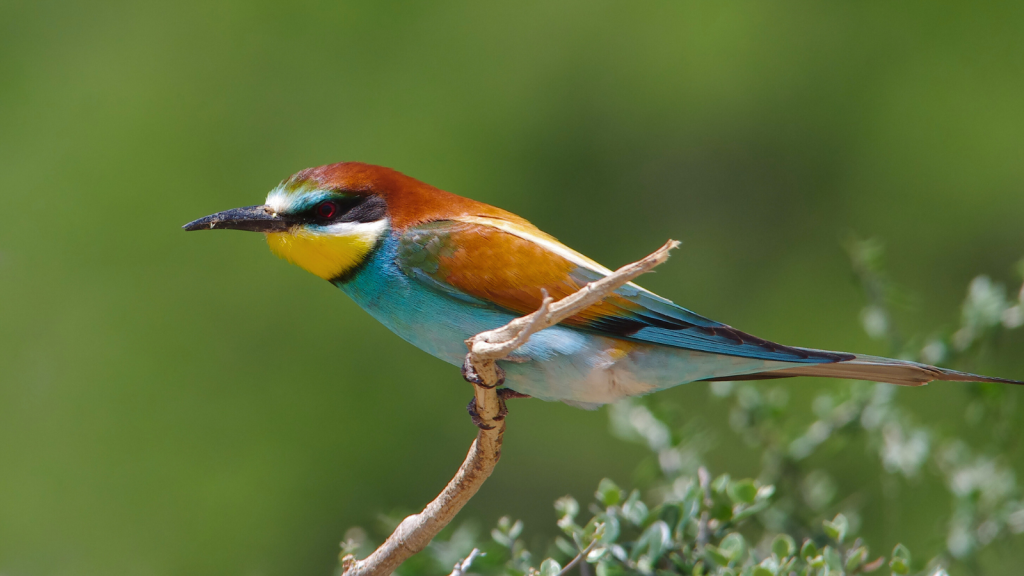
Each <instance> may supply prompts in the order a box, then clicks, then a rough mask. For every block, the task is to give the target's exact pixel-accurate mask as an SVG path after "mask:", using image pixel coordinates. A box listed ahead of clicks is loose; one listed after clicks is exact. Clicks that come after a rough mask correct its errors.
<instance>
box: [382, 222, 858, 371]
mask: <svg viewBox="0 0 1024 576" xmlns="http://www.w3.org/2000/svg"><path fill="white" fill-rule="evenodd" d="M397 259H398V265H399V267H400V268H401V269H402V270H403V271H404V272H405V273H406V274H407V275H408V276H409V277H411V278H414V279H416V280H418V281H421V282H423V283H424V284H426V285H427V286H430V287H431V288H433V289H437V290H441V291H444V292H446V293H448V294H450V295H456V294H459V295H461V297H462V298H463V299H472V300H474V301H479V302H486V303H490V304H491V305H493V306H495V307H497V308H500V309H504V310H507V311H509V312H512V313H514V314H527V313H529V312H532V311H534V310H536V309H537V307H538V306H540V302H541V289H544V290H546V291H547V292H548V294H550V295H551V296H552V297H553V298H555V299H556V300H557V299H560V298H564V297H565V296H568V295H570V294H572V293H573V292H576V291H577V290H579V289H580V288H582V287H583V286H584V285H586V284H587V283H588V282H592V281H594V280H597V279H599V278H601V277H604V276H605V275H607V274H609V273H610V271H609V270H608V269H607V268H604V267H602V266H600V265H599V264H597V263H596V262H593V261H592V260H590V259H589V258H587V257H585V256H583V255H582V254H579V253H578V252H575V251H574V250H572V249H570V248H568V247H566V246H565V245H563V244H561V243H560V242H558V241H557V240H555V239H554V238H552V237H551V236H548V235H547V234H544V233H543V232H541V231H540V230H537V229H536V228H534V227H532V226H529V225H525V224H522V223H518V222H510V221H507V220H499V219H494V218H485V217H462V218H458V219H453V220H443V221H436V222H430V223H427V224H421V225H418V226H415V227H411V228H408V229H406V230H405V231H404V233H403V234H402V236H401V238H400V240H399V248H398V255H397ZM563 324H565V325H568V326H572V327H574V328H577V329H580V330H584V331H589V332H594V333H598V334H602V335H606V336H611V337H615V338H621V339H624V340H630V341H635V342H645V343H651V344H660V345H664V346H671V347H676V348H685V349H688V350H699V351H704V352H713V353H717V354H725V355H730V356H742V357H747V358H759V359H765V360H781V361H787V362H797V363H806V364H820V363H827V362H839V361H843V360H849V359H850V358H852V357H853V356H852V355H849V354H841V353H833V352H822V351H817V350H808V349H804V348H793V347H789V346H783V345H781V344H776V343H774V342H769V341H767V340H763V339H761V338H757V337H756V336H752V335H750V334H747V333H745V332H741V331H739V330H736V329H735V328H732V327H731V326H728V325H725V324H722V323H720V322H715V321H713V320H710V319H708V318H705V317H703V316H701V315H699V314H696V313H694V312H691V311H690V310H687V309H685V308H683V307H681V306H678V305H676V304H674V303H672V302H671V301H669V300H666V299H665V298H662V297H660V296H658V295H656V294H653V293H651V292H649V291H647V290H644V289H643V288H641V287H639V286H637V285H635V284H632V283H630V284H627V285H626V286H623V287H622V288H620V289H619V290H618V291H617V292H616V293H615V294H613V295H612V296H610V297H608V298H606V299H605V300H604V301H602V302H600V303H597V304H595V305H593V306H591V307H589V308H587V309H586V310H584V311H582V312H580V313H579V314H577V315H576V316H573V317H571V318H568V319H567V320H565V321H564V322H563Z"/></svg>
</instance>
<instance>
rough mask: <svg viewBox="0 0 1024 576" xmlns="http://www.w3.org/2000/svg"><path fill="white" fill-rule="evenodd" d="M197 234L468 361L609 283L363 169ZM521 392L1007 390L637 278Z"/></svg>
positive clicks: (517, 357)
mask: <svg viewBox="0 0 1024 576" xmlns="http://www.w3.org/2000/svg"><path fill="white" fill-rule="evenodd" d="M184 228H185V230H211V229H231V230H250V231H253V232H262V233H264V234H265V235H266V238H267V243H268V244H270V250H271V251H272V252H274V253H275V254H277V255H278V256H280V257H281V258H284V259H285V260H288V261H289V262H293V263H295V264H298V265H299V266H301V267H302V268H304V269H306V270H308V271H309V272H312V273H313V274H315V275H317V276H319V277H321V278H323V279H324V280H327V281H329V282H331V283H332V284H334V285H335V286H337V287H338V288H340V289H341V290H342V291H343V292H345V293H346V294H348V295H349V296H350V297H351V298H352V299H353V300H355V301H356V303H357V304H359V305H360V306H361V307H362V308H363V309H364V310H366V311H367V312H369V313H370V315H372V316H373V317H374V318H376V319H377V320H378V321H380V322H381V323H382V324H384V325H385V326H387V327H388V328H390V329H391V330H392V331H393V332H394V333H395V334H397V335H398V336H400V337H401V338H403V339H404V340H406V341H408V342H410V343H411V344H413V345H414V346H416V347H418V348H420V349H421V350H424V351H425V352H427V353H429V354H431V355H433V356H436V357H437V358H440V359H441V360H444V361H445V362H449V363H451V364H455V365H462V363H463V359H464V358H465V355H466V345H465V343H464V342H465V340H466V339H467V338H469V337H471V336H473V335H475V334H477V333H479V332H482V331H484V330H490V329H492V328H497V327H499V326H502V325H504V324H506V323H507V322H508V321H510V320H512V319H513V318H515V317H517V316H521V315H524V314H527V313H530V312H532V311H534V310H536V309H537V307H538V306H539V305H540V303H541V299H542V296H541V290H542V289H545V290H547V292H548V294H550V295H551V296H552V297H554V298H555V299H559V298H562V297H564V296H567V295H569V294H571V293H573V292H575V291H576V290H578V289H579V288H581V287H582V286H584V285H585V284H586V283H588V282H591V281H593V280H595V279H598V278H601V277H602V276H604V275H606V274H609V270H608V269H607V268H604V267H602V266H601V265H600V264H598V263H596V262H594V261H593V260H591V259H590V258H587V257H586V256H584V255H582V254H580V253H579V252H576V251H575V250H572V249H571V248H569V247H567V246H565V245H564V244H562V243H560V242H559V241H558V240H556V239H555V238H553V237H552V236H549V235H548V234H545V233H544V232H541V231H540V230H539V229H537V228H536V227H535V226H533V225H532V224H530V223H529V222H527V221H526V220H524V219H523V218H520V217H519V216H516V215H515V214H511V213H509V212H506V211H504V210H501V209H500V208H495V207H493V206H490V205H487V204H484V203H482V202H477V201H475V200H470V199H468V198H463V197H462V196H457V195H455V194H452V193H449V192H445V191H443V190H439V189H437V188H434V187H433V186H430V185H428V184H425V183H423V182H420V181H418V180H416V179H414V178H410V177H409V176H406V175H404V174H401V173H399V172H396V171H394V170H391V169H389V168H383V167H380V166H373V165H369V164H362V163H359V162H342V163H338V164H330V165H327V166H320V167H318V168H309V169H306V170H303V171H301V172H299V173H297V174H295V175H294V176H292V177H291V178H288V179H287V180H285V181H284V182H282V183H281V184H279V185H278V186H277V187H276V188H274V189H273V190H271V191H270V194H269V195H268V196H267V201H266V204H263V205H261V206H248V207H245V208H236V209H234V210H227V211H225V212H219V213H217V214H213V215H211V216H207V217H205V218H200V219H199V220H196V221H194V222H190V223H188V224H186V225H185V226H184ZM499 364H500V365H501V367H502V368H504V370H505V373H506V380H505V385H506V386H507V387H508V388H510V389H512V390H514V391H515V392H518V393H521V394H526V395H529V396H533V397H535V398H541V399H543V400H561V401H563V402H565V403H567V404H572V405H576V406H581V407H588V408H592V407H596V406H598V405H601V404H605V403H608V402H614V401H615V400H618V399H620V398H623V397H626V396H633V395H638V394H647V393H649V392H654V391H657V390H663V389H665V388H669V387H672V386H676V385H677V384H683V383H686V382H693V381H697V380H737V379H764V378H784V377H789V376H826V377H834V378H851V379H861V380H873V381H876V382H889V383H892V384H901V385H907V386H917V385H921V384H925V383H927V382H930V381H932V380H954V381H961V382H975V381H976V382H1008V383H1014V384H1020V383H1021V382H1015V381H1013V380H1006V379H1002V378H990V377H987V376H978V375H975V374H967V373H964V372H956V371H953V370H947V369H944V368H937V367H935V366H928V365H926V364H919V363H916V362H907V361H903V360H892V359H888V358H880V357H876V356H865V355H862V354H847V353H843V352H829V351H825V350H815V349H811V348H798V347H793V346H783V345H781V344H776V343H774V342H769V341H767V340H762V339H761V338H757V337H755V336H751V335H750V334H747V333H745V332H740V331H739V330H736V329H735V328H732V327H730V326H727V325H725V324H722V323H719V322H715V321H713V320H709V319H707V318H705V317H703V316H700V315H698V314H695V313H693V312H691V311H689V310H687V309H685V308H682V307H681V306H678V305H676V304H674V303H672V302H671V301H669V300H666V299H665V298H662V297H660V296H658V295H656V294H654V293H652V292H648V291H647V290H644V289H643V288H641V287H639V286H637V285H635V284H632V283H630V284H627V285H626V286H624V287H623V288H621V289H619V290H618V291H617V292H616V293H615V294H614V295H612V296H611V297H609V298H607V299H606V300H604V301H603V302H600V303H598V304H595V305H593V306H591V307H590V308H588V309H587V310H585V311H584V312H582V313H580V314H578V315H576V316H574V317H571V318H569V319H568V320H565V321H564V322H563V323H562V324H560V325H558V326H554V327H552V328H548V329H546V330H543V331H541V332H539V333H537V334H535V335H533V336H532V337H531V338H530V340H529V341H528V342H527V343H526V344H525V345H523V346H522V347H521V348H520V349H519V350H518V351H516V352H515V354H514V356H512V357H511V358H509V359H508V360H505V361H502V362H500V363H499Z"/></svg>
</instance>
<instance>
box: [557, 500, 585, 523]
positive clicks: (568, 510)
mask: <svg viewBox="0 0 1024 576" xmlns="http://www.w3.org/2000/svg"><path fill="white" fill-rule="evenodd" d="M555 511H556V512H558V515H559V516H563V517H564V516H568V517H569V518H576V515H577V514H579V513H580V503H579V502H577V501H576V499H575V498H573V497H572V496H562V497H561V498H559V499H558V500H555Z"/></svg>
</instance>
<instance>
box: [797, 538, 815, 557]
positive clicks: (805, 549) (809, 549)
mask: <svg viewBox="0 0 1024 576" xmlns="http://www.w3.org/2000/svg"><path fill="white" fill-rule="evenodd" d="M817 555H818V547H817V546H815V545H814V542H811V541H810V540H804V545H803V546H801V547H800V557H801V558H803V559H804V560H808V559H809V558H814V557H815V556H817Z"/></svg>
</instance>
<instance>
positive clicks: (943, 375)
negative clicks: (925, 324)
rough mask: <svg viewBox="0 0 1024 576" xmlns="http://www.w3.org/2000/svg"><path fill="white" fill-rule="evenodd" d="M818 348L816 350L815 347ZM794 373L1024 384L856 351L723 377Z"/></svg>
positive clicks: (912, 382) (907, 382)
mask: <svg viewBox="0 0 1024 576" xmlns="http://www.w3.org/2000/svg"><path fill="white" fill-rule="evenodd" d="M816 352H817V351H816ZM792 376H819V377H825V378H846V379H849V380H871V381H873V382H887V383H889V384H898V385H900V386H922V385H924V384H927V383H929V382H931V381H933V380H948V381H953V382H1000V383H1004V384H1024V382H1020V381H1017V380H1009V379H1006V378H993V377H991V376H979V375H977V374H970V373H968V372H958V371H956V370H949V369H946V368H939V367H937V366H929V365H928V364H921V363H919V362H910V361H907V360H895V359H893V358H882V357H880V356H867V355H864V354H857V355H855V356H854V357H853V359H851V360H846V361H843V362H834V363H830V364H806V365H802V366H796V367H793V368H784V369H782V370H772V371H769V372H759V373H757V374H747V375H745V376H740V377H735V376H734V377H731V378H723V379H724V380H760V379H769V378H789V377H792Z"/></svg>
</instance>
